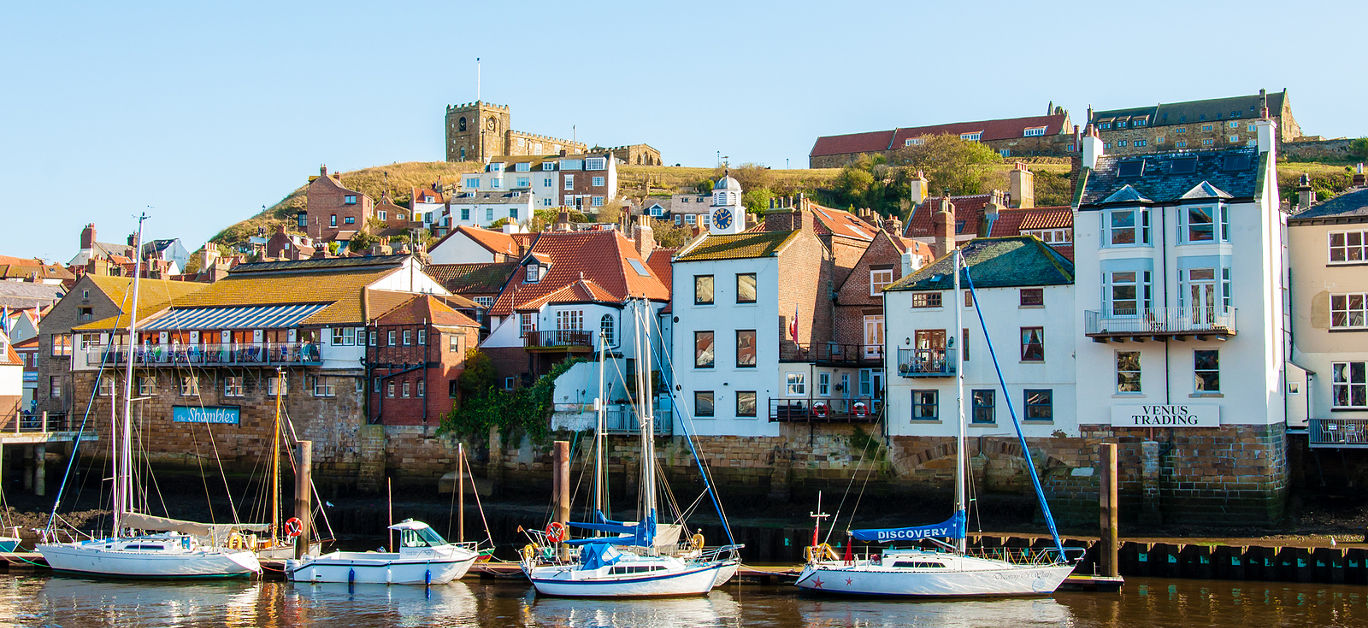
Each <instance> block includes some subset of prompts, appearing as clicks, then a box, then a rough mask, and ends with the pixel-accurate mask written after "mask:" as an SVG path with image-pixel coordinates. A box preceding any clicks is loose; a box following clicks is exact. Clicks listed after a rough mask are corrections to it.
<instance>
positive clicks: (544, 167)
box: [542, 161, 556, 171]
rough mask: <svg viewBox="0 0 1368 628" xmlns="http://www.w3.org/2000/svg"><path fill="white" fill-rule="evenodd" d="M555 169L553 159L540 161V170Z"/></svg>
mask: <svg viewBox="0 0 1368 628" xmlns="http://www.w3.org/2000/svg"><path fill="white" fill-rule="evenodd" d="M555 169H556V162H554V161H544V162H542V170H546V171H550V170H555Z"/></svg>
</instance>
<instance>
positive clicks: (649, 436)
mask: <svg viewBox="0 0 1368 628" xmlns="http://www.w3.org/2000/svg"><path fill="white" fill-rule="evenodd" d="M637 306H638V307H637V324H638V325H640V326H641V339H642V342H643V343H644V344H643V347H642V349H643V350H644V353H642V359H641V360H639V361H638V362H639V363H640V364H641V383H642V388H641V390H642V394H641V404H642V405H643V406H644V416H645V417H646V420H644V421H642V423H641V433H642V435H643V436H645V438H646V449H644V450H643V452H644V455H643V456H642V459H643V461H644V462H645V463H646V474H647V475H646V477H647V479H648V480H649V481H648V482H647V483H646V489H647V491H646V514H647V515H648V516H650V517H651V518H652V519H655V514H656V486H655V407H654V406H655V391H653V390H651V330H649V329H647V328H646V314H645V312H643V311H642V310H643V309H645V306H646V300H645V299H640V300H638V301H637ZM651 549H652V551H654V550H655V545H654V544H652V546H651Z"/></svg>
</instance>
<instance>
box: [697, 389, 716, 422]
mask: <svg viewBox="0 0 1368 628" xmlns="http://www.w3.org/2000/svg"><path fill="white" fill-rule="evenodd" d="M713 412H714V411H713V391H711V390H695V391H694V416H698V417H710V416H713Z"/></svg>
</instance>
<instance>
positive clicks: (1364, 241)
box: [1325, 230, 1368, 265]
mask: <svg viewBox="0 0 1368 628" xmlns="http://www.w3.org/2000/svg"><path fill="white" fill-rule="evenodd" d="M1335 236H1342V237H1341V239H1340V244H1339V245H1338V246H1336V245H1335ZM1354 238H1357V239H1358V243H1357V244H1351V243H1350V242H1349V241H1350V240H1351V239H1354ZM1325 241H1326V247H1327V254H1326V260H1327V262H1326V263H1327V264H1329V265H1340V264H1364V263H1368V231H1358V230H1352V231H1331V232H1330V233H1328V234H1326V240H1325ZM1336 250H1341V251H1343V255H1342V256H1341V259H1335V251H1336ZM1354 255H1357V256H1358V257H1357V259H1353V256H1354Z"/></svg>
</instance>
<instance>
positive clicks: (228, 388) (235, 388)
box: [223, 375, 243, 397]
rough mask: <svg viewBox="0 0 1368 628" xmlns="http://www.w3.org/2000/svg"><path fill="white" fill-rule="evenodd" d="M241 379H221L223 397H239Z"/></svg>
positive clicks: (230, 377) (225, 377)
mask: <svg viewBox="0 0 1368 628" xmlns="http://www.w3.org/2000/svg"><path fill="white" fill-rule="evenodd" d="M242 383H243V377H242V376H241V375H226V376H224V378H223V396H224V397H241V396H242Z"/></svg>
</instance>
